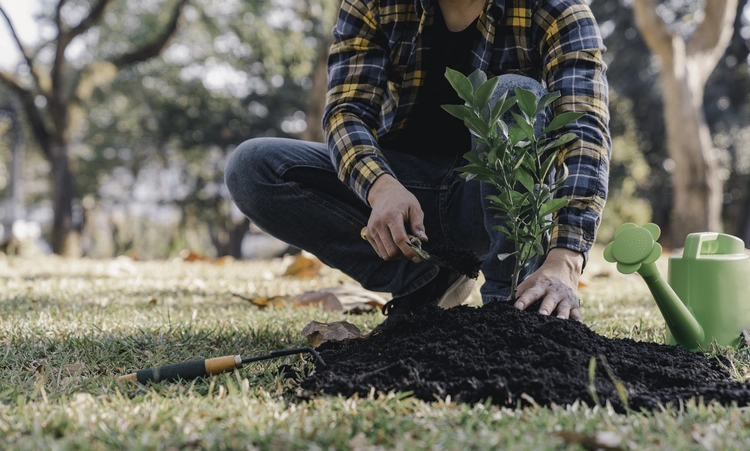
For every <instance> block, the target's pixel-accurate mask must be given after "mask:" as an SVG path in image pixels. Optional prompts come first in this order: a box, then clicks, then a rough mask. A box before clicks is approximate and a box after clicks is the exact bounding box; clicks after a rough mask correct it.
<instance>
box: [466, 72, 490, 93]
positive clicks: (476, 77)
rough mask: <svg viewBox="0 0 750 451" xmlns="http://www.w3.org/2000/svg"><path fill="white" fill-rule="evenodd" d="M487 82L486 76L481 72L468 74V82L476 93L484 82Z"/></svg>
mask: <svg viewBox="0 0 750 451" xmlns="http://www.w3.org/2000/svg"><path fill="white" fill-rule="evenodd" d="M486 81H487V74H486V73H484V71H483V70H481V69H477V70H475V71H474V72H472V73H470V74H469V82H471V86H472V87H473V88H474V90H475V91H476V90H477V89H478V88H479V87H480V86H482V84H483V83H484V82H486Z"/></svg>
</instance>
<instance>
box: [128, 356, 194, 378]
mask: <svg viewBox="0 0 750 451" xmlns="http://www.w3.org/2000/svg"><path fill="white" fill-rule="evenodd" d="M136 374H137V375H138V382H139V383H141V384H146V383H148V382H171V381H176V380H178V379H182V380H185V381H189V380H191V379H195V378H197V377H202V376H205V375H206V360H205V359H199V360H191V361H189V362H182V363H173V364H172V365H164V366H156V367H153V368H148V369H145V370H139V371H137V372H136Z"/></svg>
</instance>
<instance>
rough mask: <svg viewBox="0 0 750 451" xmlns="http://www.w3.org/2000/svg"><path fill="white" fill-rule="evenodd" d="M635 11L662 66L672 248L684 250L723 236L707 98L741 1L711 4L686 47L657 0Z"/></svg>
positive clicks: (642, 0)
mask: <svg viewBox="0 0 750 451" xmlns="http://www.w3.org/2000/svg"><path fill="white" fill-rule="evenodd" d="M633 10H634V12H635V18H636V25H637V26H638V29H639V31H640V32H641V34H642V35H643V38H644V40H645V41H646V43H647V44H648V46H649V48H650V49H651V51H652V53H654V54H656V55H658V56H659V57H660V58H661V61H662V71H661V82H662V83H661V84H662V90H663V96H664V120H665V124H666V128H667V130H666V131H667V133H666V134H667V140H668V143H667V150H668V153H669V156H670V158H671V159H672V160H673V161H674V164H675V165H674V170H673V172H672V179H673V189H674V205H673V207H672V215H671V221H670V224H671V225H670V233H669V237H670V243H669V244H670V245H671V246H672V247H680V246H682V245H683V244H684V242H685V237H686V236H687V235H688V234H689V233H693V232H704V231H715V232H718V231H721V230H722V224H721V209H722V196H723V181H722V180H721V179H720V177H719V174H718V162H717V156H716V154H715V151H714V149H713V143H712V140H711V134H710V131H709V129H708V124H707V123H706V118H705V115H704V111H703V92H704V88H705V84H706V81H707V80H708V77H709V75H711V72H713V70H714V68H715V67H716V64H717V63H718V61H719V59H720V58H721V56H722V55H723V53H724V51H725V50H726V48H727V46H728V45H729V42H730V40H731V37H732V32H733V22H734V18H735V15H736V13H737V0H711V1H708V2H706V9H705V18H704V20H703V22H702V23H701V24H700V26H699V27H698V30H697V31H696V32H695V34H694V35H693V37H692V38H691V39H690V41H689V42H687V43H686V42H685V40H684V39H683V38H682V37H681V36H679V35H678V34H676V33H675V32H673V31H671V30H670V29H669V27H668V26H667V24H666V23H664V21H663V20H662V19H661V18H660V17H659V16H658V15H657V13H656V2H655V1H654V0H636V1H635V3H634V5H633Z"/></svg>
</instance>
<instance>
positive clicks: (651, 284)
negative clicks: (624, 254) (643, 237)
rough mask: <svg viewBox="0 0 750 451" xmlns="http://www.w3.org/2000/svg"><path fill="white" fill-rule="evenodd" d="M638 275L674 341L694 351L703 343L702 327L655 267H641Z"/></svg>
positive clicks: (703, 333)
mask: <svg viewBox="0 0 750 451" xmlns="http://www.w3.org/2000/svg"><path fill="white" fill-rule="evenodd" d="M638 274H640V275H641V276H642V277H643V280H645V281H646V285H647V286H648V289H649V290H650V291H651V295H653V297H654V300H655V301H656V305H657V306H658V307H659V310H660V311H661V314H662V316H663V317H664V322H666V323H667V327H669V331H670V332H671V333H672V336H673V337H674V340H675V341H676V342H677V343H679V344H681V345H683V346H685V347H686V348H688V349H695V348H697V347H698V346H699V344H700V343H703V342H704V341H705V338H706V335H705V332H704V331H703V327H702V326H701V325H700V323H699V322H698V320H697V319H696V318H695V316H693V314H692V313H691V312H690V310H688V308H687V307H686V306H685V304H684V303H683V302H682V300H681V299H680V297H679V296H678V295H677V293H675V292H674V290H673V289H672V287H671V286H670V285H669V284H668V283H667V282H666V281H665V280H664V279H663V278H662V277H661V274H660V273H659V270H658V269H657V268H656V265H653V264H652V265H644V266H641V268H640V269H639V270H638Z"/></svg>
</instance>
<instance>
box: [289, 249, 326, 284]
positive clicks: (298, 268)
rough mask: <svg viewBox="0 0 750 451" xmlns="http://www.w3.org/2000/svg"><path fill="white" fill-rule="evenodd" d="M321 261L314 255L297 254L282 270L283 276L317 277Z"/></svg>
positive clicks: (321, 265)
mask: <svg viewBox="0 0 750 451" xmlns="http://www.w3.org/2000/svg"><path fill="white" fill-rule="evenodd" d="M322 267H323V263H321V262H320V260H318V259H317V258H315V257H314V256H309V257H308V256H305V255H304V254H299V255H297V257H295V258H294V261H292V263H291V264H290V265H289V266H288V267H287V268H286V271H284V275H285V276H291V277H297V278H299V279H311V278H313V277H317V275H318V273H319V272H320V268H322Z"/></svg>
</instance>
